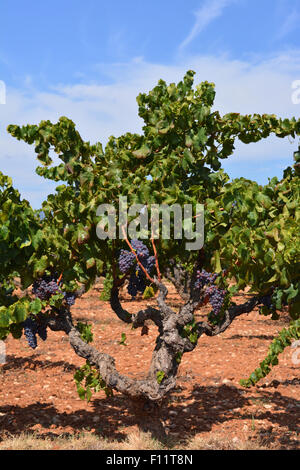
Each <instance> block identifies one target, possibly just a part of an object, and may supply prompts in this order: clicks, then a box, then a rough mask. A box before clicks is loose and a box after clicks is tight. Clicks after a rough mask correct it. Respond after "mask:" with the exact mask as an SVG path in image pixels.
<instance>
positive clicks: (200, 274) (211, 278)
mask: <svg viewBox="0 0 300 470" xmlns="http://www.w3.org/2000/svg"><path fill="white" fill-rule="evenodd" d="M217 277H218V274H217V273H208V272H207V271H205V269H202V271H197V277H196V282H195V287H196V289H200V288H203V287H204V286H205V285H207V284H213V283H214V282H215V280H216V279H217Z"/></svg>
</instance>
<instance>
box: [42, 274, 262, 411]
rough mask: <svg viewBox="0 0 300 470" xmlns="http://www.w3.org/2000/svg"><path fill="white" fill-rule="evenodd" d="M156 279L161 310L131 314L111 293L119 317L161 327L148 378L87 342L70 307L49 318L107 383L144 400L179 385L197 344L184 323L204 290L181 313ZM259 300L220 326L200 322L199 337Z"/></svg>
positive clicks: (135, 323) (229, 312)
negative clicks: (131, 373)
mask: <svg viewBox="0 0 300 470" xmlns="http://www.w3.org/2000/svg"><path fill="white" fill-rule="evenodd" d="M155 282H156V284H157V286H158V288H159V293H158V296H157V304H158V307H159V308H158V309H156V308H153V307H150V306H149V307H147V308H145V309H143V310H140V311H139V312H137V313H136V314H133V315H131V314H130V313H129V312H127V311H126V310H125V309H123V307H122V305H121V303H120V300H119V288H118V287H115V288H113V289H112V292H111V307H112V309H113V310H114V311H115V313H116V314H117V316H118V318H120V319H121V320H122V321H124V322H126V323H131V324H132V325H133V326H134V327H135V328H141V327H143V326H144V325H145V322H146V321H149V320H150V321H153V323H154V324H155V325H156V326H157V328H158V337H157V339H156V345H155V348H154V351H153V355H152V360H151V364H150V368H149V371H148V373H147V375H146V377H145V379H141V380H134V379H131V378H130V377H126V376H125V375H123V374H120V373H119V372H118V371H117V369H116V367H115V360H114V358H113V357H112V356H110V355H109V354H105V353H102V352H101V351H98V350H97V349H96V348H95V347H93V346H91V345H89V344H87V343H86V342H85V341H84V340H83V339H82V338H81V335H80V333H79V331H78V330H77V329H76V328H75V326H74V325H73V322H72V317H71V314H70V311H69V310H68V309H60V310H59V312H56V313H54V312H53V313H52V315H50V317H49V318H48V320H47V323H48V326H49V327H50V329H52V330H54V331H64V332H65V333H66V334H67V335H68V337H69V341H70V345H71V346H72V348H73V349H74V351H75V352H76V354H77V355H78V356H80V357H82V358H84V359H86V360H88V361H89V363H90V364H91V365H92V366H94V367H95V368H96V369H97V370H98V371H99V373H100V375H101V377H102V378H103V380H104V381H105V382H106V384H107V386H108V387H110V388H112V389H115V390H117V391H118V392H121V393H123V394H125V395H127V396H129V397H131V398H133V399H138V400H139V399H142V400H143V401H152V402H154V401H159V400H161V399H162V398H163V397H165V395H166V394H167V393H168V392H169V391H170V390H172V389H173V388H174V387H175V385H176V376H177V371H178V366H179V362H180V361H179V360H178V359H179V358H180V357H181V356H182V354H184V353H185V352H189V351H192V350H193V349H194V348H195V347H196V344H197V343H191V341H190V340H189V339H188V338H186V337H183V335H182V330H183V328H184V326H186V325H187V324H189V323H191V322H192V321H193V319H194V316H193V313H194V311H195V310H196V309H197V308H198V306H199V305H200V304H201V302H202V297H201V292H200V293H199V292H197V291H196V292H195V291H192V292H191V294H190V296H189V299H188V301H187V302H186V303H185V304H184V305H183V306H182V307H181V309H180V310H179V312H178V313H177V312H175V311H173V310H172V309H171V308H170V307H169V306H168V305H167V303H166V298H167V294H168V290H167V287H166V286H165V285H164V284H163V283H161V282H158V281H157V279H155ZM256 304H257V299H256V298H252V299H250V300H249V301H248V302H246V303H245V304H243V305H233V306H231V307H230V308H229V309H228V310H227V311H226V312H225V315H224V320H223V321H222V323H221V324H220V325H217V326H213V325H211V324H209V323H206V322H199V323H198V324H197V329H196V332H197V336H198V338H200V336H201V335H202V334H206V335H208V336H214V335H217V334H220V333H222V332H223V331H225V329H227V328H228V326H229V325H230V324H231V322H232V321H233V320H234V318H236V317H237V316H239V315H241V314H242V313H248V312H250V311H252V310H253V308H254V306H255V305H256ZM158 372H163V373H164V377H163V380H162V381H161V383H158V381H157V373H158Z"/></svg>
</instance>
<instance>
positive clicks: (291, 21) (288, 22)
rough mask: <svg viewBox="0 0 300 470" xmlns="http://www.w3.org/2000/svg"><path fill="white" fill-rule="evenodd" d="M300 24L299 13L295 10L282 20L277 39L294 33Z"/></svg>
mask: <svg viewBox="0 0 300 470" xmlns="http://www.w3.org/2000/svg"><path fill="white" fill-rule="evenodd" d="M299 22H300V13H299V11H297V10H296V9H295V8H294V10H293V11H291V12H290V13H289V14H288V15H287V16H286V17H285V19H284V21H283V23H282V25H281V28H280V30H279V32H278V34H277V39H282V38H284V37H285V36H287V35H288V34H290V33H291V32H292V31H294V30H295V29H296V28H297V27H298V26H299Z"/></svg>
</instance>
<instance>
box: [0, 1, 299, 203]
mask: <svg viewBox="0 0 300 470" xmlns="http://www.w3.org/2000/svg"><path fill="white" fill-rule="evenodd" d="M0 12H1V16H0V17H1V29H0V80H2V81H3V82H4V83H5V85H6V104H0V169H1V171H3V172H4V173H6V174H9V175H10V176H12V177H13V180H14V183H15V185H16V186H17V187H18V188H19V190H20V191H21V194H22V196H23V197H26V198H27V199H28V200H30V202H31V203H32V204H33V206H34V207H39V206H40V204H41V201H42V200H43V199H44V198H45V197H46V195H47V194H48V193H49V192H51V191H53V188H54V185H53V184H52V183H51V182H47V181H46V180H43V179H41V178H40V177H38V176H37V175H35V174H34V168H35V166H36V160H35V154H34V151H33V148H30V147H29V146H26V145H25V144H24V143H22V142H18V141H15V140H14V139H13V138H12V137H10V136H9V135H8V134H7V132H6V127H7V125H8V124H10V123H16V124H27V123H37V122H39V121H40V120H42V119H50V120H53V121H56V120H57V119H58V117H59V116H61V115H65V116H68V117H70V118H71V119H73V120H74V121H75V123H76V124H77V127H78V130H79V131H80V132H81V134H82V136H83V138H85V139H86V140H90V141H91V142H94V141H101V142H103V143H105V142H106V141H107V138H108V136H109V135H111V134H114V135H120V134H121V133H123V132H126V131H131V132H139V131H140V130H141V126H142V122H141V120H140V119H139V117H138V116H137V105H136V101H135V97H136V96H137V95H138V93H139V92H141V91H148V90H150V89H151V88H152V87H153V86H154V85H155V84H156V82H157V81H158V80H159V79H160V78H162V79H164V80H166V81H167V82H172V81H175V82H176V81H179V80H180V79H181V78H182V76H183V75H184V73H185V71H186V70H188V69H193V70H195V71H196V73H197V74H196V77H195V82H200V81H202V80H209V81H212V82H215V83H216V93H217V95H216V101H215V107H216V108H217V109H220V111H221V112H222V113H226V112H231V111H235V112H241V113H253V112H260V113H264V112H267V113H275V114H277V115H279V116H282V117H291V116H296V117H300V104H293V103H292V100H291V94H292V88H291V87H292V83H293V81H295V80H300V40H299V24H300V2H299V0H272V1H271V0H263V1H258V0H210V1H207V0H189V1H188V2H184V1H182V0H172V1H171V0H163V1H157V0H152V1H151V2H142V1H137V0H128V1H127V2H124V1H119V0H114V1H111V2H106V1H105V2H104V1H101V0H86V1H85V2H82V0H81V1H79V0H60V1H58V0H52V1H51V2H41V1H38V0H26V1H24V0H15V1H14V2H10V1H8V0H0ZM297 145H298V141H294V142H292V140H291V139H290V140H289V139H283V140H282V139H280V140H279V139H276V138H269V139H267V140H266V141H264V142H261V143H259V144H251V145H248V146H246V145H242V144H238V145H237V146H236V151H235V153H234V155H233V156H232V157H230V158H229V159H228V161H226V162H224V167H225V169H226V171H227V172H228V173H229V175H230V176H231V177H239V176H244V177H248V178H251V179H255V180H257V181H258V182H260V183H265V182H267V180H268V177H272V176H274V175H276V176H278V177H280V176H281V174H282V170H283V169H284V168H285V167H286V166H287V165H288V164H290V163H291V157H292V153H293V151H294V150H295V149H296V147H297Z"/></svg>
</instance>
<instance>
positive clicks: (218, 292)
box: [209, 287, 226, 315]
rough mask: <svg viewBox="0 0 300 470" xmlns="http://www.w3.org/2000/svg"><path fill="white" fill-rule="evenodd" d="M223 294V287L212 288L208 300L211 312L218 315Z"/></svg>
mask: <svg viewBox="0 0 300 470" xmlns="http://www.w3.org/2000/svg"><path fill="white" fill-rule="evenodd" d="M225 296H226V291H225V290H223V289H218V288H217V287H215V288H214V289H213V290H212V292H211V294H210V296H209V302H210V304H211V306H212V308H213V312H214V314H215V315H219V313H220V311H221V309H222V307H223V303H224V299H225Z"/></svg>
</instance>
